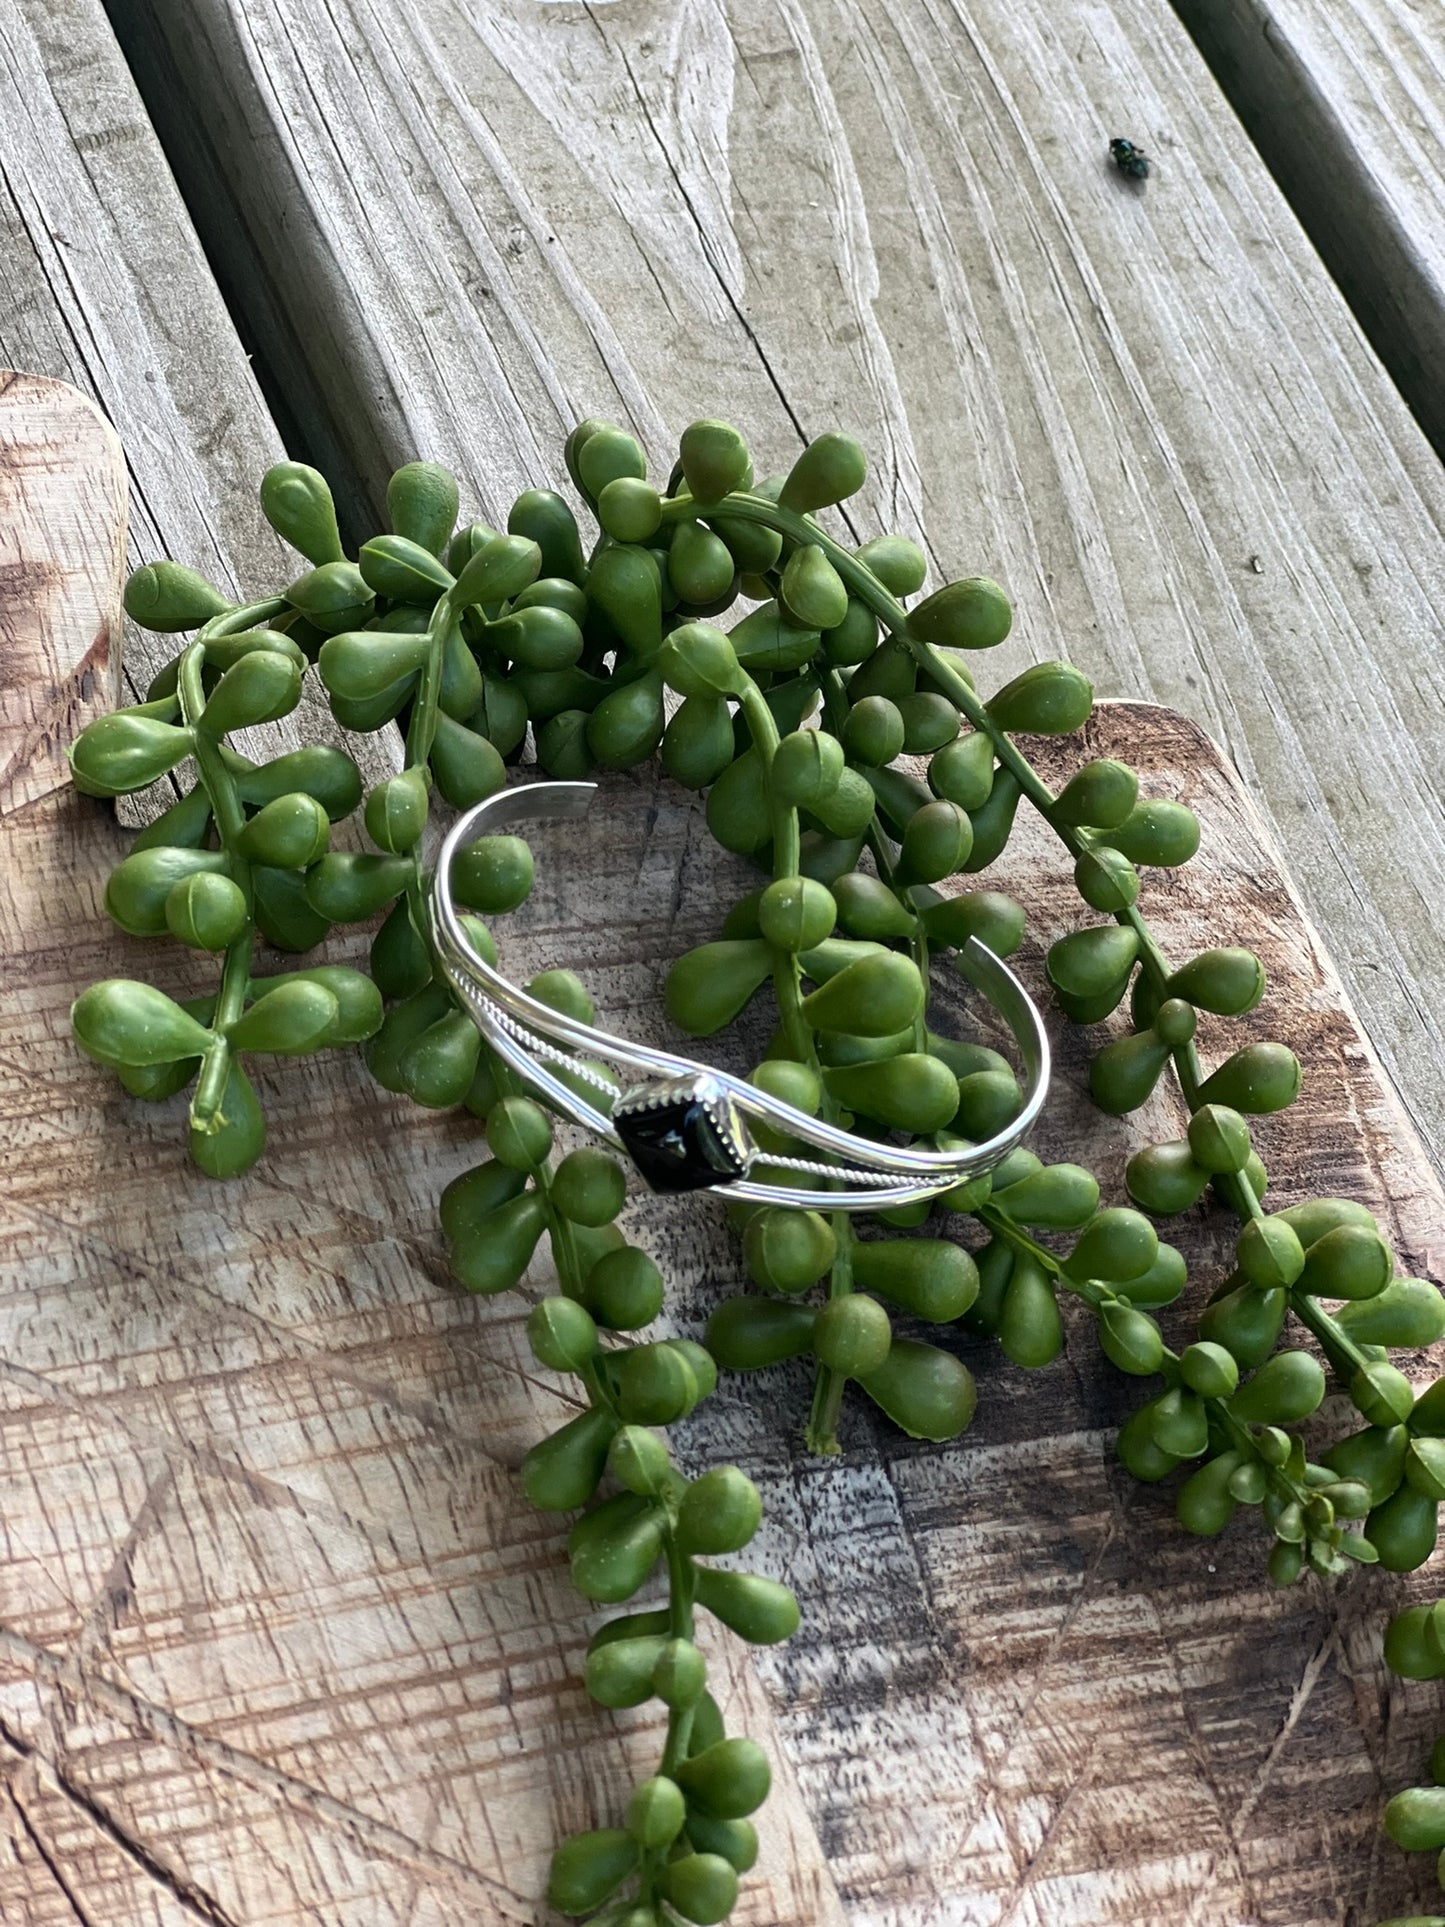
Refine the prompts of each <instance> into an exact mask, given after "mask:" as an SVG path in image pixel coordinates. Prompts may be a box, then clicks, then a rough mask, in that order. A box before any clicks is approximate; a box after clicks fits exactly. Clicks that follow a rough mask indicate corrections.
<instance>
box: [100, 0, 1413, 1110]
mask: <svg viewBox="0 0 1445 1927" xmlns="http://www.w3.org/2000/svg"><path fill="white" fill-rule="evenodd" d="M111 11H112V17H113V18H114V19H115V21H116V23H117V26H118V28H119V30H120V32H121V35H122V38H123V41H124V43H125V45H126V47H127V49H128V51H129V52H130V55H131V58H132V60H133V61H134V62H135V64H136V67H137V71H138V72H139V73H140V75H141V77H142V81H143V82H144V81H145V80H146V77H147V76H154V80H155V84H154V86H152V87H151V88H150V92H149V99H150V104H151V107H152V111H153V113H155V115H156V116H157V118H158V121H159V124H160V126H161V129H162V132H163V135H164V138H165V140H166V142H167V146H168V149H169V151H170V152H171V153H172V155H173V156H174V158H175V161H176V164H177V166H178V169H179V171H180V173H181V175H182V177H183V178H184V179H186V180H187V181H188V182H190V183H192V186H193V192H192V206H193V208H194V210H195V212H196V214H197V217H198V218H199V219H200V220H201V221H202V222H203V223H205V224H207V225H206V232H207V238H208V242H209V245H210V247H211V250H212V252H213V254H214V255H216V256H217V258H218V259H219V260H220V262H221V271H222V273H223V276H224V278H225V281H226V286H227V289H228V292H229V293H230V295H231V298H232V299H233V300H234V301H236V302H238V303H239V304H240V306H241V309H242V311H244V312H247V313H249V314H250V315H251V320H252V325H253V327H255V328H256V329H257V331H258V338H265V339H267V341H268V343H269V344H270V345H271V346H273V347H274V349H275V355H274V369H275V374H276V378H277V379H278V380H282V381H284V380H285V379H287V376H288V373H289V372H290V371H292V370H293V369H297V370H300V372H301V374H302V375H304V384H305V385H304V388H303V389H302V390H300V391H298V394H299V400H300V402H301V403H302V404H303V405H305V406H309V407H312V408H314V407H315V405H316V402H317V398H318V396H319V399H320V403H321V405H322V406H323V409H324V416H323V417H322V418H321V419H309V420H308V430H309V432H312V433H314V434H316V435H317V436H318V438H323V439H325V440H326V441H327V442H328V444H329V445H330V446H331V447H333V448H336V447H338V446H339V447H340V448H342V449H344V451H345V452H346V454H347V456H348V457H349V466H350V467H351V469H352V470H353V472H354V473H355V475H356V476H357V477H358V478H359V486H360V487H361V488H362V489H363V490H364V492H368V493H369V494H370V495H371V496H372V497H373V499H374V498H375V497H376V495H377V493H378V491H379V489H380V486H381V482H382V478H383V475H384V472H385V469H386V467H387V466H388V464H389V463H391V462H392V461H394V460H397V459H400V458H403V457H406V456H410V455H412V454H414V453H417V452H421V453H424V454H427V455H431V456H435V457H438V458H440V459H443V460H450V461H452V462H454V463H455V464H456V465H457V466H458V467H459V468H460V469H461V471H462V472H463V474H464V475H465V476H466V478H467V480H468V482H469V483H470V485H471V487H472V488H473V489H474V490H475V491H476V492H477V493H478V494H479V495H480V496H481V498H482V500H483V501H484V502H485V503H486V504H487V505H488V506H489V507H490V509H491V511H492V513H493V514H499V513H501V512H503V510H504V508H505V504H506V502H507V501H508V500H509V499H510V497H511V495H512V494H513V493H514V492H515V491H516V490H517V489H518V488H520V487H522V486H524V485H529V484H533V483H536V482H537V481H539V480H555V479H556V478H557V477H558V475H559V474H560V464H559V462H558V458H557V448H558V443H559V440H560V436H561V434H562V432H563V430H564V429H565V427H566V426H568V425H569V424H570V421H571V420H572V419H574V418H577V417H580V416H581V415H583V414H584V413H603V414H613V415H617V416H620V417H623V418H625V419H626V420H628V421H630V422H631V423H632V425H633V426H634V427H635V428H636V429H637V430H638V432H640V433H641V434H642V435H643V436H644V438H645V439H648V440H649V441H650V442H651V444H652V446H653V448H654V450H655V452H656V459H657V460H658V462H659V463H665V461H666V456H667V449H668V445H669V441H670V439H671V437H672V436H674V435H675V434H676V432H677V430H678V429H679V428H680V427H681V426H682V425H683V424H684V423H685V422H686V421H687V420H689V419H690V418H691V417H693V416H695V415H697V414H700V413H716V414H724V415H727V416H730V417H732V418H734V419H736V420H737V421H739V422H740V423H741V424H743V425H744V426H745V427H746V428H747V429H748V430H749V431H750V432H751V433H752V434H754V435H755V437H756V438H757V441H758V444H759V453H760V456H761V458H762V460H763V462H764V463H766V464H773V463H784V462H786V461H787V460H788V459H789V458H790V456H791V454H792V453H793V452H794V451H795V450H796V447H797V445H798V435H799V434H800V433H802V432H806V433H809V434H812V433H817V432H819V431H820V430H822V429H825V428H828V427H832V426H837V425H842V426H846V427H848V428H850V429H852V430H853V431H855V432H857V433H858V434H860V435H861V437H862V438H863V439H864V440H865V442H866V443H867V444H868V446H869V448H870V449H871V451H872V452H873V454H874V456H875V459H876V461H877V471H876V475H875V479H874V483H873V486H872V488H871V490H870V492H869V494H868V496H867V498H866V499H865V500H864V501H863V502H862V503H861V504H860V527H863V528H866V529H868V530H872V529H873V528H874V527H875V526H876V525H877V523H878V522H879V521H880V520H882V521H885V522H891V523H896V524H900V525H902V526H903V527H904V528H905V529H907V530H909V531H917V530H920V529H922V530H926V531H927V536H928V541H929V543H930V546H931V550H932V553H933V555H934V557H935V558H936V560H937V562H938V564H939V567H940V569H941V570H942V571H943V572H945V573H955V574H956V573H965V572H968V571H971V570H975V569H984V570H987V571H988V572H990V573H994V574H996V575H998V576H999V577H1000V578H1001V579H1002V580H1003V581H1004V582H1005V583H1006V584H1007V585H1008V586H1009V587H1010V588H1011V590H1012V591H1013V593H1014V596H1015V599H1016V602H1017V605H1018V609H1019V623H1018V628H1017V632H1016V637H1015V639H1014V640H1013V641H1012V642H1011V644H1010V645H1009V649H1008V651H1007V652H1006V654H1007V660H1008V663H1009V664H1010V666H1016V665H1017V664H1019V663H1020V662H1022V661H1023V660H1024V659H1026V658H1027V657H1028V656H1030V655H1051V654H1057V653H1068V654H1070V655H1072V656H1073V657H1074V658H1075V659H1076V660H1078V661H1080V662H1081V663H1082V664H1083V665H1084V666H1085V667H1087V668H1088V670H1089V671H1090V673H1092V674H1093V675H1095V676H1096V677H1097V679H1098V680H1099V682H1100V684H1101V686H1103V687H1104V688H1105V689H1107V690H1110V691H1113V692H1116V693H1120V694H1133V695H1140V696H1145V695H1152V696H1153V697H1155V698H1157V699H1159V700H1160V701H1163V702H1166V703H1168V704H1170V705H1171V706H1173V707H1175V708H1177V709H1180V710H1182V711H1184V712H1185V713H1188V714H1190V715H1193V716H1194V717H1196V718H1197V719H1198V720H1199V721H1200V722H1202V723H1203V724H1204V725H1205V726H1206V727H1207V728H1208V729H1209V730H1210V731H1211V733H1212V734H1213V735H1214V736H1215V737H1216V738H1217V740H1219V741H1220V742H1222V743H1223V744H1224V745H1225V746H1226V748H1227V749H1228V750H1229V751H1230V753H1231V754H1232V755H1233V756H1234V757H1235V759H1236V761H1237V762H1238V763H1239V765H1240V767H1241V768H1242V770H1243V771H1244V773H1245V775H1246V778H1247V780H1248V781H1249V783H1250V785H1251V787H1252V788H1253V789H1254V790H1255V792H1256V793H1257V794H1258V795H1259V796H1260V798H1261V799H1262V801H1263V803H1264V805H1265V807H1266V809H1267V811H1268V813H1269V816H1270V819H1271V821H1272V823H1273V825H1274V827H1275V829H1276V831H1277V833H1278V834H1279V836H1280V838H1281V840H1282V842H1283V845H1284V848H1285V851H1286V854H1287V856H1288V858H1289V861H1290V864H1291V866H1292V869H1293V871H1294V873H1295V874H1296V875H1297V876H1298V877H1299V878H1300V880H1301V884H1302V887H1303V888H1304V890H1305V892H1306V896H1307V900H1308V902H1309V904H1310V906H1311V908H1312V910H1313V912H1314V914H1315V916H1316V918H1317V920H1318V921H1319V923H1320V924H1321V926H1322V927H1323V928H1324V929H1326V930H1327V931H1328V933H1329V935H1330V940H1331V943H1332V945H1333V946H1334V949H1335V952H1336V954H1337V956H1338V957H1339V959H1340V962H1341V968H1342V969H1343V971H1344V973H1345V978H1346V981H1347V983H1348V985H1349V988H1350V991H1351V994H1352V996H1353V998H1354V1000H1355V1002H1356V1004H1357V1006H1358V1007H1359V1009H1360V1010H1361V1011H1362V1013H1363V1015H1364V1017H1365V1020H1366V1023H1367V1026H1368V1028H1369V1030H1370V1033H1371V1035H1372V1036H1373V1037H1374V1038H1375V1039H1376V1041H1377V1043H1378V1045H1379V1047H1380V1049H1381V1051H1382V1053H1383V1054H1384V1056H1385V1059H1386V1062H1387V1064H1388V1065H1389V1067H1390V1069H1391V1071H1392V1073H1393V1074H1394V1075H1395V1076H1396V1077H1397V1079H1398V1081H1399V1083H1400V1086H1401V1088H1402V1090H1403V1092H1404V1094H1405V1097H1406V1101H1407V1103H1408V1104H1409V1107H1410V1109H1411V1111H1412V1114H1413V1115H1414V1116H1415V1117H1416V1119H1417V1120H1418V1121H1419V1122H1420V1123H1421V1125H1422V1126H1423V1127H1424V1131H1425V1135H1426V1138H1427V1141H1428V1142H1430V1143H1431V1144H1432V1145H1434V1146H1438V1145H1440V1144H1441V1143H1442V1142H1445V1075H1442V1072H1445V1039H1442V1030H1441V1025H1440V1021H1439V1015H1438V1013H1439V1012H1440V1011H1441V1010H1442V1009H1445V950H1442V948H1441V945H1440V943H1439V941H1438V935H1437V929H1436V914H1435V912H1436V906H1437V905H1438V904H1439V903H1440V902H1441V901H1442V899H1445V838H1442V835H1441V830H1440V825H1441V815H1442V802H1445V774H1442V772H1445V726H1442V725H1445V712H1442V705H1441V693H1440V691H1441V682H1440V675H1439V663H1440V617H1439V611H1440V609H1441V608H1442V607H1445V549H1442V545H1441V539H1440V535H1441V525H1442V521H1445V481H1442V477H1441V474H1440V470H1439V465H1438V463H1437V462H1436V460H1435V457H1434V455H1433V454H1432V452H1431V450H1430V449H1429V447H1428V445H1427V444H1426V443H1425V441H1424V439H1423V438H1422V437H1421V435H1420V434H1419V432H1418V430H1417V428H1416V427H1415V425H1414V423H1413V422H1412V421H1411V420H1410V418H1409V416H1408V414H1407V412H1406V410H1405V409H1404V407H1403V405H1402V404H1401V402H1400V400H1399V397H1398V395H1397V394H1396V393H1395V391H1394V390H1393V388H1392V386H1391V384H1390V383H1389V381H1388V379H1387V378H1386V376H1385V374H1384V373H1383V371H1382V370H1381V368H1380V367H1379V365H1378V364H1377V363H1376V361H1375V360H1374V358H1373V356H1372V355H1371V354H1370V353H1369V352H1368V350H1367V349H1366V347H1365V346H1364V344H1363V343H1362V342H1361V340H1360V337H1359V334H1358V331H1357V329H1356V327H1355V324H1354V322H1353V321H1352V319H1351V317H1350V315H1349V313H1348V310H1347V309H1346V307H1345V304H1344V302H1343V301H1342V299H1341V297H1340V295H1339V292H1338V290H1337V289H1336V288H1335V287H1334V286H1333V285H1332V283H1331V282H1330V280H1329V278H1328V276H1327V275H1326V273H1325V272H1324V271H1323V269H1322V268H1321V265H1320V263H1319V260H1318V258H1317V257H1316V256H1315V255H1314V253H1313V251H1312V250H1311V249H1310V247H1309V245H1308V243H1307V242H1306V240H1305V239H1304V237H1303V235H1302V234H1301V232H1300V230H1299V228H1298V227H1297V225H1296V223H1295V221H1294V219H1293V217H1292V216H1291V214H1290V212H1289V210H1288V208H1287V206H1286V205H1285V204H1284V202H1283V201H1282V199H1281V197H1280V195H1279V193H1278V191H1277V189H1276V188H1275V187H1274V185H1273V183H1272V182H1271V181H1270V179H1269V177H1268V175H1267V173H1266V171H1265V169H1264V168H1263V166H1262V165H1261V163H1260V161H1259V159H1258V157H1257V156H1256V155H1255V154H1254V153H1253V152H1252V151H1251V150H1250V148H1249V145H1248V143H1247V142H1245V141H1243V140H1241V138H1240V134H1239V128H1238V124H1237V122H1236V121H1235V120H1234V118H1233V116H1232V114H1231V113H1230V111H1229V109H1228V107H1227V105H1226V103H1225V102H1224V101H1223V99H1222V97H1221V96H1220V94H1219V92H1218V90H1217V88H1216V87H1215V86H1214V85H1213V83H1212V82H1211V80H1210V77H1209V75H1208V73H1207V70H1206V69H1205V67H1204V65H1203V63H1202V61H1201V60H1200V58H1199V56H1198V54H1197V53H1196V51H1195V49H1194V48H1193V47H1192V45H1191V44H1190V43H1189V40H1188V37H1187V35H1186V34H1185V32H1184V30H1183V29H1182V27H1181V25H1180V23H1179V22H1178V20H1177V19H1176V18H1175V17H1174V15H1173V14H1172V13H1171V12H1170V11H1169V9H1168V8H1167V6H1166V5H1164V4H1163V0H1150V4H1138V0H1129V3H1128V4H1125V3H1124V0H1095V4H1091V5H1090V6H1089V7H1087V8H1086V9H1084V10H1082V11H1080V10H1074V11H1072V12H1070V13H1069V14H1068V15H1067V17H1064V16H1061V15H1060V14H1059V12H1058V9H1057V8H1055V7H1052V6H1050V5H1048V4H1046V0H902V4H900V5H898V6H893V7H889V8H886V9H885V8H883V7H881V6H877V5H870V4H867V3H866V0H787V4H785V5H783V6H775V5H772V4H766V3H765V0H728V4H726V5H718V4H714V3H713V0H634V4H632V5H630V6H627V7H607V8H594V7H589V6H584V5H572V4H563V5H552V6H547V7H540V8H539V7H536V6H534V5H532V4H530V0H500V4H498V5H495V6H490V7H486V8H482V9H478V8H476V7H474V6H470V5H466V4H463V3H462V0H422V4H418V5H415V6H412V7H409V8H407V9H405V10H404V13H403V15H402V16H400V17H399V16H398V14H397V12H396V10H395V9H392V8H384V7H380V6H377V5H375V4H373V0H332V3H331V4H328V5H327V6H326V7H308V8H295V7H282V6H278V5H276V4H275V3H274V0H184V3H182V0H112V4H111ZM1115 133H1127V134H1130V135H1131V136H1133V137H1134V138H1136V139H1137V140H1139V142H1140V143H1141V144H1142V145H1143V146H1145V147H1146V148H1147V149H1148V150H1149V151H1150V152H1151V153H1152V154H1153V155H1154V156H1155V159H1156V162H1157V168H1156V173H1155V176H1154V178H1153V179H1151V180H1150V181H1149V182H1148V183H1147V185H1146V186H1145V187H1144V188H1143V189H1142V191H1141V190H1137V189H1136V188H1134V187H1133V186H1131V184H1130V183H1128V182H1126V181H1124V180H1123V179H1122V178H1121V177H1120V176H1119V175H1118V174H1117V173H1116V172H1115V171H1114V169H1113V168H1112V167H1111V166H1110V164H1109V162H1108V159H1107V152H1106V144H1107V141H1108V139H1109V137H1110V136H1111V135H1112V134H1115ZM262 295H264V300H262ZM253 302H259V303H260V304H261V305H258V306H253V307H248V306H247V304H248V303H253ZM278 304H279V308H280V320H278V319H277V305H278ZM267 328H270V329H271V330H272V333H271V334H270V335H269V336H267V335H265V330H266V329H267Z"/></svg>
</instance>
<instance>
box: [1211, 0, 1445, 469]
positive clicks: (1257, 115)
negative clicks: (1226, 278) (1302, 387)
mask: <svg viewBox="0 0 1445 1927" xmlns="http://www.w3.org/2000/svg"><path fill="white" fill-rule="evenodd" d="M1175 10H1176V12H1177V13H1178V14H1179V17H1180V18H1181V19H1182V20H1183V22H1184V24H1185V25H1186V26H1187V27H1188V29H1189V31H1190V33H1191V34H1192V35H1193V36H1194V39H1195V41H1196V43H1197V44H1198V46H1199V50H1200V52H1201V53H1202V54H1203V55H1204V57H1205V59H1206V60H1208V62H1209V64H1210V66H1211V68H1212V69H1213V71H1214V73H1215V75H1216V77H1217V78H1218V80H1219V82H1220V85H1221V86H1222V87H1223V88H1224V90H1225V92H1226V93H1227V94H1228V96H1229V99H1230V101H1231V103H1232V104H1233V106H1234V108H1235V111H1236V112H1237V113H1238V114H1239V116H1240V118H1241V120H1242V121H1243V122H1244V124H1245V127H1246V129H1247V130H1248V133H1249V136H1250V138H1251V139H1252V140H1253V141H1254V143H1255V145H1256V146H1257V147H1258V149H1259V151H1260V153H1261V154H1262V155H1263V157H1264V159H1265V161H1266V162H1267V164H1268V166H1269V169H1270V171H1271V173H1272V174H1273V175H1274V177H1275V179H1276V180H1277V181H1278V182H1279V184H1280V186H1281V187H1282V188H1283V190H1284V192H1285V193H1286V194H1287V195H1288V196H1289V200H1290V203H1291V205H1292V206H1293V208H1294V210H1295V212H1296V214H1297V215H1298V216H1299V218H1300V220H1301V221H1302V222H1303V223H1304V226H1305V228H1306V230H1307V232H1308V234H1309V236H1310V239H1311V240H1312V241H1313V242H1314V244H1315V246H1316V247H1317V248H1318V249H1319V251H1320V254H1321V256H1322V257H1323V259H1324V260H1325V262H1326V264H1327V265H1328V267H1329V270H1330V272H1331V274H1333V275H1334V277H1335V279H1336V280H1337V281H1338V282H1339V284H1340V286H1341V288H1342V289H1343V290H1344V292H1345V294H1346V296H1347V297H1348V299H1349V302H1350V306H1351V307H1352V308H1353V309H1354V311H1355V313H1356V315H1358V317H1359V319H1360V321H1361V324H1362V325H1363V327H1364V329H1365V331H1366V333H1367V334H1368V335H1369V337H1370V340H1371V341H1372V342H1373V343H1374V346H1375V348H1376V350H1377V352H1378V353H1379V355H1380V356H1381V358H1382V360H1383V361H1384V363H1385V365H1386V367H1387V368H1388V369H1389V370H1390V373H1391V374H1392V375H1393V377H1394V379H1395V381H1396V382H1397V384H1398V385H1399V388H1400V391H1401V393H1402V394H1403V395H1404V396H1405V398H1406V400H1407V401H1408V402H1409V404H1410V406H1411V408H1412V409H1413V410H1414V412H1415V415H1416V417H1417V419H1418V420H1419V422H1420V424H1421V426H1422V427H1423V428H1424V430H1425V432H1426V434H1427V435H1429V436H1430V437H1431V439H1432V441H1433V442H1434V444H1435V447H1436V448H1437V449H1439V450H1441V451H1445V399H1442V397H1441V392H1440V369H1441V367H1442V366H1445V16H1442V14H1441V10H1440V8H1439V7H1438V6H1435V5H1433V4H1431V0H1352V4H1351V5H1349V6H1347V7H1340V6H1331V5H1330V4H1329V3H1328V0H1175Z"/></svg>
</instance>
